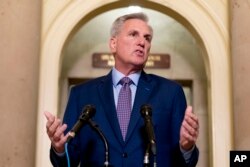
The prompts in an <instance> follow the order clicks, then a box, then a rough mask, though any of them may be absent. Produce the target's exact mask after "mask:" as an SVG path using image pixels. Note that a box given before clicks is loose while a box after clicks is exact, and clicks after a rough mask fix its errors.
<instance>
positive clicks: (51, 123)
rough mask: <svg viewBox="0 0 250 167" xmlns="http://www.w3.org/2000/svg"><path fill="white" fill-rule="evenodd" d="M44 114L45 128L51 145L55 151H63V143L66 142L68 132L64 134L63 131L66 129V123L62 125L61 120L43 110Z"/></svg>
mask: <svg viewBox="0 0 250 167" xmlns="http://www.w3.org/2000/svg"><path fill="white" fill-rule="evenodd" d="M44 115H45V117H46V118H47V123H46V129H47V134H48V136H49V138H50V141H51V144H52V147H53V148H54V149H55V151H56V152H57V153H63V152H64V144H65V143H66V141H67V138H68V134H67V135H64V131H65V130H66V128H67V125H66V124H63V125H62V122H61V120H60V119H58V118H56V117H55V116H54V115H52V114H51V113H49V112H45V113H44Z"/></svg>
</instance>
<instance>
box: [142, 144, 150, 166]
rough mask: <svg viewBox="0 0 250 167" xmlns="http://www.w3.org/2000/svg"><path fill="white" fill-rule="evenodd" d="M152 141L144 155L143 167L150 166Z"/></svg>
mask: <svg viewBox="0 0 250 167" xmlns="http://www.w3.org/2000/svg"><path fill="white" fill-rule="evenodd" d="M149 152H150V143H148V145H147V148H146V151H145V155H144V160H143V167H150V165H149V164H150V162H149V156H150V153H149Z"/></svg>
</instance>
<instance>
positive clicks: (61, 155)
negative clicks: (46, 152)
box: [52, 147, 65, 157]
mask: <svg viewBox="0 0 250 167" xmlns="http://www.w3.org/2000/svg"><path fill="white" fill-rule="evenodd" d="M52 149H53V151H54V153H55V154H56V155H57V156H58V157H63V156H64V155H65V152H62V153H58V152H57V151H56V150H55V149H54V147H52Z"/></svg>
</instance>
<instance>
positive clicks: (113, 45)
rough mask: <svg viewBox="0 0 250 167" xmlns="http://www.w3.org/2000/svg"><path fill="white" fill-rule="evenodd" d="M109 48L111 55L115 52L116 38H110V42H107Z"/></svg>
mask: <svg viewBox="0 0 250 167" xmlns="http://www.w3.org/2000/svg"><path fill="white" fill-rule="evenodd" d="M109 48H110V50H111V52H112V53H115V52H116V38H115V37H112V38H110V40H109Z"/></svg>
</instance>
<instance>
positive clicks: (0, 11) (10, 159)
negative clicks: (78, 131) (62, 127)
mask: <svg viewBox="0 0 250 167" xmlns="http://www.w3.org/2000/svg"><path fill="white" fill-rule="evenodd" d="M40 5H41V4H40V1H33V0H22V1H19V0H1V1H0V25H1V26H0V34H1V38H0V115H1V116H0V131H1V135H0V145H1V151H0V166H1V167H17V166H18V167H34V165H35V141H36V133H35V132H36V112H37V97H38V70H39V69H38V68H39V46H40V42H39V41H40V16H41V13H40V12H41V8H40V7H41V6H40Z"/></svg>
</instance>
